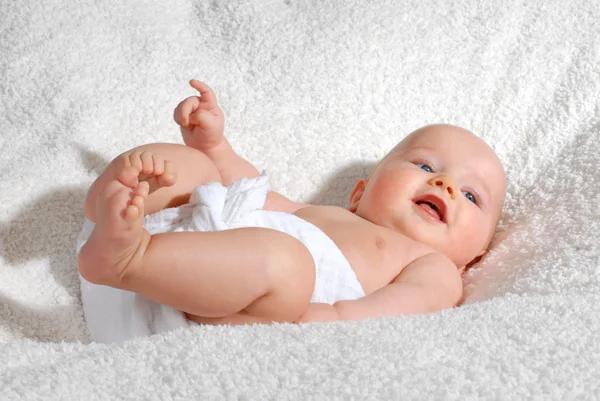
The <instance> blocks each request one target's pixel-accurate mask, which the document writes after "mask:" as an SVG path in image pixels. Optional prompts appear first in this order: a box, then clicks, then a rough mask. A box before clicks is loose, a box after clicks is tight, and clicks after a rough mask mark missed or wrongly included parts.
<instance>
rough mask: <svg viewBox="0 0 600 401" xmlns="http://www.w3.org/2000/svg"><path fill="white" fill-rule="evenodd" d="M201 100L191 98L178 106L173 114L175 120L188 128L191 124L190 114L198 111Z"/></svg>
mask: <svg viewBox="0 0 600 401" xmlns="http://www.w3.org/2000/svg"><path fill="white" fill-rule="evenodd" d="M199 106H200V99H199V98H198V96H190V97H188V98H187V99H185V100H184V101H182V102H181V103H179V104H178V105H177V107H176V108H175V111H174V112H173V119H174V120H175V122H176V123H177V124H179V125H181V126H182V127H187V126H188V125H189V124H190V114H192V113H193V112H194V111H196V110H197V109H198V107H199Z"/></svg>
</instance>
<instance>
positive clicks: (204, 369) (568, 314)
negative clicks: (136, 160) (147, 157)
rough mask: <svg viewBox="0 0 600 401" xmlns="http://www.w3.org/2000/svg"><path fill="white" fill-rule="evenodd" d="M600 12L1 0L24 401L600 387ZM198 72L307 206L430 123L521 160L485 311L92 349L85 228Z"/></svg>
mask: <svg viewBox="0 0 600 401" xmlns="http://www.w3.org/2000/svg"><path fill="white" fill-rule="evenodd" d="M598 21H600V6H598V4H597V3H596V2H593V1H587V2H586V1H580V2H579V1H577V2H567V1H560V0H556V1H545V0H532V1H527V2H522V1H517V0H508V1H503V2H491V1H486V0H468V1H461V2H446V1H442V0H427V1H421V0H403V1H396V0H377V1H370V0H326V1H316V0H315V1H299V0H285V1H284V0H263V1H252V0H230V1H225V0H222V1H218V0H217V1H205V0H169V1H143V0H135V1H108V0H100V1H99V0H94V1H92V0H79V1H76V2H70V1H66V0H62V1H54V2H47V1H42V2H39V1H33V0H24V1H19V2H16V1H15V2H9V1H4V2H2V3H0V43H1V47H0V74H1V81H0V93H1V95H0V99H1V103H0V133H1V137H0V149H1V150H0V152H1V156H2V158H1V160H2V163H1V164H0V171H1V177H2V180H0V219H1V228H0V234H1V236H2V237H1V238H2V244H1V249H0V361H2V362H1V363H0V399H3V400H5V399H6V400H10V399H19V400H21V399H32V400H33V399H35V400H42V399H61V400H66V399H74V400H77V399H86V400H92V399H118V398H124V399H169V398H182V399H194V398H202V399H205V398H211V399H212V398H216V399H219V398H238V397H239V398H248V399H286V398H290V399H308V398H313V399H320V398H338V399H350V398H355V399H358V398H370V399H386V398H393V399H447V400H449V399H507V400H508V399H510V400H512V399H523V398H537V399H556V400H563V399H575V398H578V399H594V398H595V399H598V398H600V369H599V366H600V342H599V341H598V333H599V332H600V317H599V316H600V284H599V283H600V256H599V254H600V247H599V245H598V240H597V235H598V232H600V212H599V205H600V175H599V174H598V173H597V168H598V164H599V163H600V102H599V97H598V94H599V93H600V72H599V71H600V24H599V22H598ZM190 78H200V79H203V80H205V81H207V82H208V83H209V84H210V85H212V86H213V87H214V88H215V90H216V91H217V94H218V96H219V100H220V102H221V104H222V106H223V108H224V110H225V112H226V116H227V117H226V118H227V122H226V132H227V135H228V136H229V138H230V140H231V142H232V143H233V144H234V145H235V147H236V149H237V150H238V151H239V152H240V153H241V154H242V155H244V156H246V157H247V158H248V159H250V160H252V161H253V162H254V163H255V164H256V165H257V166H258V167H259V168H266V169H268V171H269V172H270V174H271V175H272V177H273V182H272V183H273V186H274V187H275V188H278V189H280V190H281V191H282V192H283V193H285V194H286V195H288V196H290V197H292V198H295V199H297V200H304V201H312V202H322V203H336V204H340V205H343V204H345V201H346V198H347V196H348V192H349V190H350V188H351V185H352V183H353V182H354V180H356V179H357V178H359V177H361V176H363V175H365V174H367V173H368V171H369V169H370V168H371V166H372V164H373V163H374V162H375V161H376V160H378V159H379V158H380V157H381V156H383V155H384V154H385V152H386V151H387V150H389V149H390V148H391V147H392V146H393V145H394V144H395V143H396V142H397V141H399V140H400V139H401V138H402V137H403V136H405V135H406V134H407V133H408V132H410V131H411V130H413V129H415V128H417V127H419V126H422V125H424V124H428V123H434V122H448V123H453V124H458V125H461V126H464V127H467V128H469V129H471V130H473V131H474V132H475V133H477V134H478V135H480V136H481V137H482V138H484V139H485V140H486V141H488V142H489V143H490V144H491V145H492V146H493V147H494V148H495V149H496V150H497V152H498V153H499V155H500V157H501V159H502V160H503V162H504V163H505V165H506V167H507V170H508V180H509V183H510V184H509V188H508V198H507V201H506V208H505V213H504V216H503V222H502V225H501V228H500V232H499V234H498V235H497V237H496V239H495V240H494V246H493V249H492V251H491V253H490V254H489V256H488V257H487V258H486V259H485V261H484V262H483V263H481V264H480V266H479V268H478V269H476V270H475V271H473V272H472V273H471V274H470V275H469V276H468V277H467V278H466V281H467V282H466V287H467V296H466V302H465V305H464V306H462V307H459V308H456V309H453V310H447V311H443V312H440V313H435V314H431V315H426V316H412V317H401V318H395V319H375V320H369V321H363V322H343V323H327V324H311V325H303V326H294V325H278V326H272V327H268V326H256V327H241V328H228V327H217V328H212V327H198V328H194V329H187V330H181V331H176V332H172V333H168V334H166V335H159V336H154V337H151V338H144V339H138V340H134V341H130V342H128V343H126V344H123V345H110V346H108V345H100V344H93V343H92V344H90V343H89V337H88V332H87V330H86V326H85V322H84V320H83V316H82V308H81V303H80V293H79V280H78V274H77V269H76V260H75V252H74V247H75V238H76V236H77V233H78V231H79V229H80V227H81V223H82V214H83V211H82V205H83V198H84V195H85V193H86V189H87V187H88V186H89V184H90V183H91V182H92V180H93V179H94V177H95V176H96V175H97V174H98V173H99V172H100V171H101V169H102V168H103V166H104V165H105V164H106V163H107V162H108V161H109V160H110V159H111V158H112V157H114V156H115V155H117V154H118V153H119V152H121V151H123V150H125V149H128V148H131V147H134V146H136V145H139V144H142V143H146V142H156V141H170V142H179V141H180V139H179V132H178V129H177V127H176V125H175V124H174V122H173V121H172V111H173V108H174V107H175V105H176V104H177V102H178V101H179V100H181V99H183V98H184V97H186V96H189V95H191V94H192V93H193V92H192V91H191V89H190V88H189V87H188V86H187V81H188V80H189V79H190Z"/></svg>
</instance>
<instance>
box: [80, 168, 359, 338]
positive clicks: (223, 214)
mask: <svg viewBox="0 0 600 401" xmlns="http://www.w3.org/2000/svg"><path fill="white" fill-rule="evenodd" d="M269 190H270V186H269V183H268V177H267V175H265V174H263V175H261V176H259V177H256V178H251V179H246V178H242V179H241V180H239V181H237V182H234V183H233V184H231V185H230V186H229V187H224V186H223V185H221V184H220V183H218V182H211V183H208V184H206V185H202V186H198V187H196V188H195V189H194V190H193V192H192V196H191V198H190V203H189V204H188V205H184V206H181V207H177V208H169V209H164V210H162V211H160V212H158V213H155V214H152V215H150V216H146V218H145V221H144V227H145V228H146V229H147V230H148V232H150V234H152V235H155V234H160V233H166V232H182V231H192V232H203V231H219V230H229V229H235V228H242V227H262V228H270V229H273V230H277V231H281V232H283V233H286V234H288V235H291V236H292V237H294V238H296V239H298V240H299V241H300V242H302V243H303V244H304V245H305V246H306V248H307V249H308V251H309V252H310V254H311V255H312V257H313V260H314V264H315V271H316V274H315V289H314V291H313V294H312V297H311V302H325V303H329V304H333V303H334V302H336V301H341V300H352V299H358V298H361V297H363V296H364V295H365V293H364V291H363V289H362V287H361V285H360V283H359V282H358V279H357V278H356V274H354V270H352V267H351V266H350V264H349V263H348V260H346V258H345V257H344V255H343V254H342V252H341V251H340V250H339V249H338V247H337V246H336V245H335V243H334V242H333V241H332V240H331V239H330V238H329V237H328V236H327V235H325V233H324V232H323V231H321V230H320V229H319V228H318V227H316V226H314V225H313V224H311V223H309V222H307V221H305V220H303V219H301V218H299V217H297V216H295V215H292V214H289V213H283V212H273V211H266V210H263V209H262V208H263V207H264V204H265V201H266V198H267V193H268V191H269ZM93 227H94V224H93V223H92V222H90V221H89V220H87V219H86V221H85V223H84V226H83V229H82V231H81V233H80V235H79V237H78V238H77V252H79V251H80V250H81V247H82V246H83V245H84V244H85V242H86V241H87V240H88V238H89V236H90V234H91V232H92V229H93ZM232 252H235V250H234V249H232ZM166 274H168V272H167V273H166ZM80 279H81V299H82V302H83V311H84V314H85V320H86V322H87V325H88V329H89V330H90V333H91V335H92V339H93V340H94V341H96V342H102V343H112V342H123V341H125V340H128V339H131V338H134V337H140V336H144V335H150V334H156V333H162V332H165V331H169V330H174V329H177V328H180V327H188V326H189V324H188V322H187V320H186V318H185V315H184V314H183V313H182V312H180V311H178V310H176V309H173V308H170V307H168V306H165V305H160V304H158V303H156V302H154V301H152V300H150V299H148V298H146V297H143V296H141V295H139V294H134V293H132V292H130V291H124V290H118V289H114V288H110V287H106V286H103V285H95V284H92V283H90V282H89V281H87V280H85V279H84V278H83V277H80Z"/></svg>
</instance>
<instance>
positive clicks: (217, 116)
mask: <svg viewBox="0 0 600 401" xmlns="http://www.w3.org/2000/svg"><path fill="white" fill-rule="evenodd" d="M190 85H191V86H192V88H194V89H196V90H197V91H198V92H200V96H190V97H188V98H187V99H185V100H184V101H182V102H181V103H179V105H177V107H176V108H175V112H174V113H173V114H174V116H173V117H174V118H175V122H176V123H177V124H179V126H180V129H181V135H183V142H185V144H186V145H187V146H189V147H192V148H195V149H198V150H200V151H203V152H205V151H208V150H210V149H213V148H215V147H216V146H218V145H219V144H220V143H221V141H222V140H223V129H224V117H223V111H222V110H221V108H220V107H219V104H218V103H217V97H216V96H215V93H214V92H213V90H212V89H211V88H210V87H209V86H208V85H206V84H205V83H204V82H200V81H198V80H195V79H192V80H191V81H190Z"/></svg>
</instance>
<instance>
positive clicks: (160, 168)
mask: <svg viewBox="0 0 600 401" xmlns="http://www.w3.org/2000/svg"><path fill="white" fill-rule="evenodd" d="M152 166H153V169H152V174H153V175H155V176H159V175H161V174H163V173H164V172H165V159H164V158H163V157H162V156H161V155H159V154H153V155H152Z"/></svg>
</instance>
